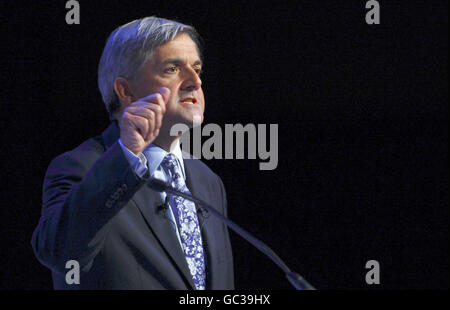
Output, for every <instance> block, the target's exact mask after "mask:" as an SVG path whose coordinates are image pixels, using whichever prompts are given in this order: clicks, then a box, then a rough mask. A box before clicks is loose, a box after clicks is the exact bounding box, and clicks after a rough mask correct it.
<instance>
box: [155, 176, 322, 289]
mask: <svg viewBox="0 0 450 310" xmlns="http://www.w3.org/2000/svg"><path fill="white" fill-rule="evenodd" d="M147 185H148V186H149V187H150V188H152V189H154V190H156V191H159V192H162V191H166V192H167V193H171V194H174V195H177V196H180V197H183V198H184V199H187V200H190V201H193V202H194V203H196V204H199V205H202V206H203V207H204V208H205V209H206V210H208V211H209V212H211V213H212V214H214V216H216V217H218V218H219V219H220V220H221V221H222V222H224V223H225V224H226V225H227V226H228V227H229V228H230V229H231V230H233V231H234V232H235V233H237V234H238V235H239V236H241V237H242V238H244V239H245V240H247V241H248V242H249V243H250V244H252V245H253V246H254V247H255V248H257V249H258V250H259V251H261V252H262V253H263V254H265V255H266V256H267V257H268V258H270V259H271V260H272V261H273V262H274V263H275V264H276V265H277V266H278V267H279V268H280V269H281V270H283V272H284V273H285V275H286V278H287V279H288V280H289V282H290V283H291V284H292V285H293V286H294V287H295V288H296V289H297V290H315V288H314V287H313V286H312V285H311V284H309V283H308V282H307V281H306V280H305V279H304V278H303V277H302V276H301V275H299V274H298V273H296V272H294V271H292V270H291V269H289V267H288V266H287V265H286V264H285V263H284V262H283V260H281V258H280V257H279V256H278V255H277V254H276V253H275V252H274V251H273V250H272V249H271V248H269V247H268V246H267V245H266V244H264V243H263V242H262V241H260V240H258V239H256V238H255V237H253V236H252V235H251V234H250V233H249V232H247V231H246V230H244V229H243V228H241V227H240V226H239V225H237V224H236V223H234V222H233V221H232V220H230V219H228V218H226V217H225V216H223V215H222V214H221V213H220V212H218V211H217V210H216V209H214V208H213V207H211V206H210V205H208V204H207V203H206V202H204V201H203V200H201V199H198V198H196V197H194V196H192V195H188V194H185V193H182V192H180V191H178V190H176V189H174V188H173V187H171V186H170V185H169V184H167V183H166V182H164V181H161V180H158V179H154V178H152V179H150V180H149V181H148V183H147Z"/></svg>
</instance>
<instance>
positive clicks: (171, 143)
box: [152, 131, 181, 153]
mask: <svg viewBox="0 0 450 310" xmlns="http://www.w3.org/2000/svg"><path fill="white" fill-rule="evenodd" d="M180 138H181V136H175V137H173V136H171V135H169V134H168V133H164V132H162V131H160V132H159V135H158V136H157V137H156V139H155V140H154V141H153V142H152V143H153V144H154V145H157V146H159V147H160V148H162V149H163V150H164V151H166V152H168V153H170V152H172V151H173V150H174V149H175V147H176V146H177V143H178V140H180Z"/></svg>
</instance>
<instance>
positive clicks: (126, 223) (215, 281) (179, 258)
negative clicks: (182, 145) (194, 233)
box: [31, 122, 234, 289]
mask: <svg viewBox="0 0 450 310" xmlns="http://www.w3.org/2000/svg"><path fill="white" fill-rule="evenodd" d="M118 138H119V128H118V126H117V123H116V122H113V123H112V124H111V125H110V126H109V127H108V128H107V129H106V130H105V131H104V132H103V134H102V135H101V136H98V137H95V138H92V139H89V140H87V141H86V142H84V143H83V144H81V145H80V146H78V147H77V148H75V149H74V150H72V151H70V152H67V153H64V154H62V155H60V156H58V157H56V158H55V159H54V160H53V161H52V162H51V164H50V165H49V167H48V170H47V173H46V176H45V180H44V184H43V210H42V217H41V219H40V221H39V224H38V226H37V227H36V229H35V231H34V233H33V237H32V240H31V243H32V246H33V249H34V252H35V255H36V257H37V258H38V260H39V261H40V262H41V263H42V264H44V265H45V266H47V267H48V268H50V269H51V271H52V276H53V284H54V288H55V289H194V287H195V286H194V284H193V281H192V277H191V275H190V273H189V269H188V266H187V263H186V260H185V258H184V254H183V252H182V250H181V247H180V244H179V242H178V239H177V237H176V233H175V231H174V230H173V228H172V226H171V224H170V222H169V220H168V219H167V218H166V216H165V212H164V210H163V208H161V206H162V205H163V201H161V198H160V195H159V193H157V192H154V191H152V190H151V189H150V188H149V187H148V186H147V185H146V183H145V178H144V179H140V178H139V177H137V176H136V175H135V173H134V171H133V170H132V168H131V167H130V165H129V163H128V161H127V159H126V158H125V156H124V154H123V151H122V149H121V148H120V145H119V143H118ZM184 165H185V171H186V183H187V186H188V188H189V189H190V191H191V192H192V194H193V195H195V196H197V197H199V198H200V199H202V200H204V201H205V202H207V203H209V204H211V205H212V206H214V207H215V208H216V209H217V210H218V211H219V212H221V213H223V214H225V215H226V212H227V209H226V208H227V206H226V196H225V190H224V186H223V184H222V181H221V180H220V178H219V177H218V176H217V175H216V174H214V173H213V172H212V171H211V170H210V169H209V168H208V167H207V166H206V165H205V164H203V163H202V162H201V161H200V160H198V159H188V160H184ZM147 177H148V176H147ZM197 207H198V206H197ZM199 222H200V225H201V232H202V238H203V243H204V246H205V254H206V261H207V263H206V266H207V269H206V288H207V289H234V276H233V260H232V253H231V246H230V240H229V235H228V230H227V228H226V226H225V225H223V224H222V223H221V222H220V221H219V220H217V219H216V218H214V217H213V216H212V215H210V214H206V213H202V212H199ZM69 260H76V261H78V262H79V264H80V269H81V270H80V284H79V285H78V284H71V285H68V284H66V281H65V276H66V273H67V272H68V271H69V269H66V262H67V261H69Z"/></svg>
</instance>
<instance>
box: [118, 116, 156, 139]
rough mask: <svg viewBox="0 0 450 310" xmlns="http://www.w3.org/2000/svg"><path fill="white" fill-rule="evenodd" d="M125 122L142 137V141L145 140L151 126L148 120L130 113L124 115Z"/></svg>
mask: <svg viewBox="0 0 450 310" xmlns="http://www.w3.org/2000/svg"><path fill="white" fill-rule="evenodd" d="M124 120H125V121H126V122H128V123H130V124H131V126H133V127H134V128H135V129H136V131H138V132H139V134H140V135H141V136H142V139H144V140H145V138H146V136H147V134H148V132H149V127H150V124H149V122H148V119H147V118H145V117H142V116H139V115H134V114H131V113H128V112H125V113H124Z"/></svg>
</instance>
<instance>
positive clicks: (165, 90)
mask: <svg viewBox="0 0 450 310" xmlns="http://www.w3.org/2000/svg"><path fill="white" fill-rule="evenodd" d="M158 93H159V94H160V95H161V96H162V97H163V100H164V103H167V101H168V100H169V97H170V89H168V88H167V87H161V88H160V89H159V90H158Z"/></svg>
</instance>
